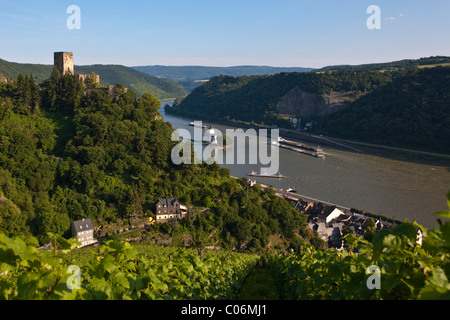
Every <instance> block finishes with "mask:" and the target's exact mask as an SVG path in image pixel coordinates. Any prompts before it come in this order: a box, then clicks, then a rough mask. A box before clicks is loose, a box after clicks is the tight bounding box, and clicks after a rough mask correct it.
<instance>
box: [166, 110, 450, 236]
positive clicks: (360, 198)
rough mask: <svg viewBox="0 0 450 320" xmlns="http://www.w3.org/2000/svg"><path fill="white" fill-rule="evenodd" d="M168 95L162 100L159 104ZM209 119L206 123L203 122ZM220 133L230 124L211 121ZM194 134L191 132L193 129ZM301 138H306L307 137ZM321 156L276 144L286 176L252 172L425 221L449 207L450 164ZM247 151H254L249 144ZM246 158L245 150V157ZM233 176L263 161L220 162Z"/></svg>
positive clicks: (183, 123) (177, 121)
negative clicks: (275, 176) (295, 150)
mask: <svg viewBox="0 0 450 320" xmlns="http://www.w3.org/2000/svg"><path fill="white" fill-rule="evenodd" d="M165 104H167V101H163V102H162V106H164V105H165ZM160 113H161V114H162V115H163V116H164V119H165V121H167V122H170V123H171V124H172V126H173V128H174V129H187V130H189V131H190V132H193V130H194V128H192V127H190V126H189V123H190V122H191V121H194V120H198V119H185V118H180V117H175V116H171V115H166V114H165V112H164V108H162V109H161V111H160ZM204 124H206V125H208V126H209V125H210V123H204ZM213 127H214V128H217V129H219V130H221V131H222V132H223V133H224V134H225V131H226V129H227V128H230V129H236V128H235V127H232V126H224V125H214V124H213ZM192 136H193V135H192ZM305 144H308V143H307V142H305ZM322 149H323V150H324V153H325V155H326V158H325V159H318V158H314V157H311V156H308V155H304V154H300V153H296V152H293V151H290V150H285V149H279V162H280V172H281V174H283V175H284V176H286V178H285V179H271V178H252V180H256V181H258V182H259V183H261V184H267V185H271V186H273V187H275V188H283V189H288V188H294V189H295V190H297V193H299V194H301V195H304V196H307V197H311V198H315V199H320V200H322V201H324V202H329V203H334V204H336V205H340V206H343V207H347V208H357V209H361V210H364V211H366V212H372V213H374V214H382V215H384V216H387V217H394V218H396V219H399V220H402V221H403V220H405V219H408V220H409V221H413V220H416V221H417V222H418V223H420V224H422V225H423V226H425V227H428V228H432V227H437V226H438V223H437V221H436V219H437V218H438V217H436V216H434V215H433V213H434V212H437V211H441V210H447V208H448V207H447V202H446V194H447V193H448V192H449V191H450V168H449V167H446V166H438V165H427V164H420V163H415V162H405V161H399V160H392V159H389V158H385V157H380V156H375V155H369V154H364V153H355V152H349V151H345V150H338V149H332V148H328V147H326V146H325V147H324V146H322ZM247 152H257V150H252V149H251V148H248V150H247ZM246 159H247V162H246V163H248V159H249V158H248V155H247V157H246ZM222 166H223V167H226V168H229V169H230V172H231V175H232V176H235V177H246V178H250V177H248V176H247V175H248V173H250V172H252V170H254V171H260V169H261V167H262V166H261V165H250V164H244V165H241V164H223V165H222Z"/></svg>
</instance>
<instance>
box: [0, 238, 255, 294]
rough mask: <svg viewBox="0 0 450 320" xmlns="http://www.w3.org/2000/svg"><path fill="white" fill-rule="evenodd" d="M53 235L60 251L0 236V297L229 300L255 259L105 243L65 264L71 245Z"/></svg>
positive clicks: (222, 253) (252, 256) (31, 241)
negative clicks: (85, 255)
mask: <svg viewBox="0 0 450 320" xmlns="http://www.w3.org/2000/svg"><path fill="white" fill-rule="evenodd" d="M58 239H59V241H62V243H63V246H62V248H63V249H64V250H62V251H61V252H60V253H58V254H57V255H55V254H54V252H50V251H46V250H38V249H36V247H35V246H34V245H33V244H36V243H35V241H34V240H33V239H25V238H20V237H17V238H13V239H11V238H8V237H6V236H5V235H3V234H0V261H1V263H0V299H6V300H16V299H19V300H22V299H25V300H131V299H132V300H162V299H163V300H172V299H176V300H207V299H209V300H217V299H233V298H235V297H236V296H237V294H238V293H239V289H240V288H241V286H242V283H243V281H244V279H245V278H246V276H247V275H248V274H249V272H250V271H251V270H252V268H253V267H254V266H255V264H256V263H257V262H258V260H259V257H258V256H255V255H244V254H237V253H230V252H205V254H204V256H203V257H201V256H199V255H198V254H196V253H195V252H194V251H189V250H186V249H178V250H173V251H172V252H171V253H170V254H167V253H168V251H167V250H160V248H158V247H147V249H146V250H144V251H143V250H142V248H141V249H139V248H135V247H133V246H131V245H130V244H128V243H119V242H113V241H110V242H107V243H106V244H105V245H102V246H101V247H99V250H98V253H97V254H96V255H92V257H91V259H90V260H89V261H83V262H82V261H77V260H75V261H71V262H69V261H68V260H67V257H68V256H67V255H68V254H69V256H70V254H71V252H73V251H70V250H69V249H67V248H68V247H70V246H72V247H73V245H74V244H73V243H71V242H70V241H65V240H64V239H62V238H59V237H58ZM91 254H92V252H91ZM81 260H82V259H81ZM73 265H75V266H76V268H74V267H73ZM77 268H79V269H77ZM76 270H80V273H79V276H78V277H77V273H76V272H75V271H76ZM77 279H79V280H77ZM77 281H78V282H77ZM77 285H79V289H77V287H76V286H77ZM72 286H75V287H72Z"/></svg>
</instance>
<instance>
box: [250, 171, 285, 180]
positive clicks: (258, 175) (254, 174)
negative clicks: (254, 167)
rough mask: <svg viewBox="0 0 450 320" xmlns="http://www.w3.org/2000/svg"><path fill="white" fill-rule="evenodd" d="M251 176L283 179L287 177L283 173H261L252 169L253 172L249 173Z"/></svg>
mask: <svg viewBox="0 0 450 320" xmlns="http://www.w3.org/2000/svg"><path fill="white" fill-rule="evenodd" d="M248 175H249V176H250V177H261V178H277V179H283V178H286V177H285V176H283V175H282V174H281V173H279V172H278V173H276V174H267V173H260V172H255V171H252V173H249V174H248Z"/></svg>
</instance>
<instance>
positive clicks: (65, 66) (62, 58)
mask: <svg viewBox="0 0 450 320" xmlns="http://www.w3.org/2000/svg"><path fill="white" fill-rule="evenodd" d="M55 67H56V68H57V69H58V71H59V73H61V75H65V74H66V73H70V74H71V75H74V74H75V72H74V69H73V53H72V52H55Z"/></svg>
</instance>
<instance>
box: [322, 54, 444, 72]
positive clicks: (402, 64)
mask: <svg viewBox="0 0 450 320" xmlns="http://www.w3.org/2000/svg"><path fill="white" fill-rule="evenodd" d="M442 64H450V57H444V56H436V57H428V58H420V59H416V60H413V59H405V60H400V61H393V62H385V63H371V64H361V65H337V66H328V67H325V68H322V69H319V70H317V71H318V72H325V71H357V70H398V69H409V68H421V67H422V68H425V67H430V66H435V65H442Z"/></svg>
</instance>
